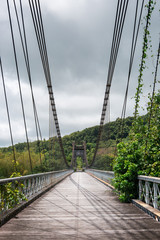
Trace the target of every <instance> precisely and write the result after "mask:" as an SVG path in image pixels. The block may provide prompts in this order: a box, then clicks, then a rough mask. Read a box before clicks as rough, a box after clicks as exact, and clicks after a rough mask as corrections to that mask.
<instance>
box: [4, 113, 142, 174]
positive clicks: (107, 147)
mask: <svg viewBox="0 0 160 240" xmlns="http://www.w3.org/2000/svg"><path fill="white" fill-rule="evenodd" d="M144 118H145V117H144ZM120 122H121V120H120V119H119V118H118V119H117V120H116V121H113V122H110V123H107V124H105V125H104V128H103V132H102V138H101V141H100V145H99V149H98V153H97V158H96V162H95V165H94V167H97V168H99V169H104V170H112V161H113V159H114V156H115V155H116V151H115V146H116V139H119V138H120V132H119V128H120ZM132 122H133V118H132V117H128V118H126V119H125V124H124V133H123V136H122V137H123V138H125V139H127V137H128V134H129V131H130V127H131V125H132ZM98 129H99V127H98V126H94V127H90V128H86V129H84V130H82V131H77V132H74V133H71V134H70V135H66V136H64V137H63V138H62V141H63V146H64V151H65V155H66V159H67V161H68V163H69V164H70V162H71V158H72V142H73V141H75V142H76V144H82V142H83V141H86V147H87V159H88V162H89V163H90V162H91V161H92V158H93V154H94V151H95V146H96V141H97V134H98ZM39 148H40V150H41V162H42V166H41V164H40V153H39ZM30 151H31V158H32V166H33V172H34V173H36V172H42V171H50V170H59V169H63V168H65V164H64V162H63V158H62V155H61V152H60V148H59V144H58V140H57V138H56V137H54V138H52V139H50V140H43V142H37V141H34V142H31V143H30ZM15 152H16V160H17V162H18V166H17V169H18V171H19V172H20V173H21V174H22V175H25V174H30V173H31V171H30V165H29V159H28V151H27V144H26V143H18V144H15ZM0 165H1V168H0V177H1V178H4V177H9V176H10V175H11V174H12V172H13V171H14V164H13V154H12V147H7V148H0Z"/></svg>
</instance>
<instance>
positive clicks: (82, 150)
mask: <svg viewBox="0 0 160 240" xmlns="http://www.w3.org/2000/svg"><path fill="white" fill-rule="evenodd" d="M77 157H81V158H82V161H83V166H82V167H83V168H87V167H88V161H87V154H86V142H85V141H83V144H82V145H77V144H76V143H75V141H74V142H73V143H72V164H71V166H72V167H73V168H77V161H76V159H77Z"/></svg>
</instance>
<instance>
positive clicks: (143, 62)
mask: <svg viewBox="0 0 160 240" xmlns="http://www.w3.org/2000/svg"><path fill="white" fill-rule="evenodd" d="M155 4H156V1H155V2H153V0H149V2H148V4H146V5H145V8H146V9H147V15H146V17H145V21H146V25H145V27H144V34H143V47H142V57H141V63H140V65H139V66H140V69H139V76H138V87H137V89H136V90H137V91H136V94H135V112H134V116H135V119H136V118H137V115H138V108H139V101H140V94H142V87H143V71H144V69H145V68H146V58H147V50H148V47H149V46H148V44H149V41H150V40H149V38H150V32H149V30H148V29H149V26H150V25H151V15H152V12H153V10H154V8H155ZM150 46H151V45H150Z"/></svg>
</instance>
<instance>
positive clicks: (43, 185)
mask: <svg viewBox="0 0 160 240" xmlns="http://www.w3.org/2000/svg"><path fill="white" fill-rule="evenodd" d="M72 172H73V170H61V171H53V172H47V173H39V174H32V175H26V176H22V177H15V178H6V179H1V180H0V213H1V214H2V213H5V212H6V211H7V210H9V209H10V208H13V207H15V206H16V205H17V204H19V203H22V202H23V201H24V200H29V199H31V198H32V197H33V196H35V195H36V194H37V195H38V193H41V192H43V191H44V190H45V189H47V188H49V187H51V186H53V185H55V184H56V183H58V182H60V181H61V180H62V179H63V178H65V177H66V176H68V175H69V174H70V173H72Z"/></svg>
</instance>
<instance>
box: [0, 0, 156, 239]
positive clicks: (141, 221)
mask: <svg viewBox="0 0 160 240" xmlns="http://www.w3.org/2000/svg"><path fill="white" fill-rule="evenodd" d="M5 2H6V7H7V14H8V20H9V28H10V38H11V42H12V49H13V55H14V65H15V69H16V78H17V86H18V93H19V99H20V106H21V111H22V117H23V123H24V131H25V137H26V141H25V143H24V146H25V150H26V152H27V162H28V164H29V169H28V170H27V171H28V172H27V173H28V174H24V175H23V176H20V174H19V173H18V171H19V169H20V167H19V165H18V164H19V163H18V161H19V159H18V153H17V148H16V144H15V142H14V133H13V132H14V131H13V123H12V117H11V109H10V107H9V106H10V104H9V96H8V93H7V85H6V76H5V71H4V64H3V59H2V57H0V69H1V83H2V84H1V85H2V88H3V93H4V103H5V108H6V113H7V120H8V126H9V133H10V141H11V147H10V155H12V160H13V161H12V162H13V164H12V168H13V172H14V174H13V175H12V176H11V177H10V178H2V179H0V210H1V213H0V225H1V228H0V239H4V240H5V239H7V240H14V239H18V238H19V239H119V240H120V239H155V240H156V239H159V234H160V225H159V221H160V212H159V196H160V188H159V184H160V178H158V177H151V176H144V175H137V179H136V181H137V196H138V197H137V199H132V200H131V201H130V202H129V203H122V202H120V200H119V199H118V195H119V192H117V191H116V190H115V188H114V186H113V179H114V178H115V173H114V172H113V171H105V170H100V169H95V166H96V162H97V161H98V159H99V158H98V157H99V149H101V148H102V145H104V143H103V139H104V134H105V132H104V125H105V124H106V121H107V119H109V118H110V117H109V114H110V113H109V111H110V109H109V104H110V103H109V99H110V90H111V86H112V80H113V75H114V71H115V66H116V62H117V58H118V53H119V48H120V43H121V39H122V34H123V29H124V24H125V19H126V14H127V9H128V4H129V0H127V1H126V0H117V6H116V9H115V22H114V28H113V36H112V44H111V50H110V58H109V66H108V75H107V83H106V86H105V94H104V101H103V106H102V112H101V117H100V124H99V126H98V128H97V131H96V143H95V147H94V152H93V153H92V159H88V158H87V153H88V152H87V142H86V139H81V144H79V143H77V142H76V140H75V139H72V140H73V141H72V146H65V145H64V141H63V137H62V136H61V131H60V124H59V120H58V114H57V109H56V103H55V97H54V92H53V89H54V87H53V86H52V83H53V81H52V74H51V71H50V64H49V57H48V51H47V41H46V37H45V29H44V23H43V9H41V3H40V0H28V1H27V4H28V11H29V12H30V15H31V20H32V24H33V29H34V34H35V39H36V44H37V48H38V51H39V55H40V61H41V63H42V69H43V73H44V77H45V80H46V87H47V91H48V96H49V140H48V143H47V141H44V140H43V134H42V129H41V123H40V117H39V112H38V105H37V103H36V100H35V94H34V87H33V76H32V68H31V64H30V56H29V51H28V49H29V48H28V44H29V43H28V42H29V41H28V37H27V36H28V33H27V27H26V25H27V24H26V19H25V16H26V15H25V14H24V5H23V4H24V1H22V0H19V1H15V0H6V1H5ZM146 4H147V13H146V14H147V16H148V17H146V21H145V27H144V36H143V40H144V41H143V47H142V60H141V64H140V78H139V85H138V88H137V95H136V96H137V101H136V106H135V112H134V118H135V119H136V118H137V115H138V107H139V94H140V92H141V85H143V84H141V82H140V79H141V77H142V76H141V75H142V71H143V69H144V62H145V60H144V58H145V55H146V51H147V48H148V47H147V45H146V44H147V43H146V42H148V41H149V40H148V38H147V37H148V34H149V30H148V29H149V26H150V18H151V12H152V11H153V9H154V7H153V1H151V0H149V1H147V3H146ZM144 5H145V1H144V0H142V1H139V0H137V1H135V11H134V14H133V32H132V38H131V50H130V59H129V69H128V76H127V83H126V89H125V96H124V102H123V108H122V114H121V118H120V119H121V122H120V126H119V130H118V132H119V134H120V138H119V139H117V142H119V141H121V140H122V138H123V133H124V127H125V117H126V108H127V98H128V91H129V85H130V78H131V71H132V66H133V62H134V56H135V51H136V45H137V40H138V36H139V31H140V23H141V20H142V16H143V14H144ZM13 19H14V21H13ZM15 29H16V30H15ZM15 31H16V34H17V35H16V34H15ZM17 36H18V37H19V39H20V46H18V48H17V44H16V41H17ZM146 39H147V40H146ZM19 48H21V54H22V55H23V58H24V65H25V68H26V73H27V78H28V86H29V89H30V94H31V102H32V109H33V113H32V114H33V119H34V129H35V132H36V141H35V145H36V152H37V155H38V160H37V161H36V163H35V160H34V157H35V156H36V157H37V155H34V156H33V152H32V149H31V145H32V143H31V141H30V137H29V130H28V125H27V117H26V110H25V109H26V106H25V101H24V91H23V87H22V85H23V83H22V79H21V71H20V65H21V64H20V63H19V61H18V50H19ZM157 48H158V51H157V56H156V57H157V58H156V66H155V72H154V82H153V90H152V95H151V97H150V99H151V103H150V106H151V110H150V113H149V114H148V115H149V122H148V129H149V128H150V125H151V122H152V120H151V118H152V115H153V104H154V95H155V91H156V83H157V73H158V64H159V55H160V43H159V45H158V46H157ZM53 132H54V134H53ZM107 134H109V131H108V133H107ZM147 134H148V133H147ZM147 137H149V135H147ZM147 141H148V140H147ZM147 141H146V143H145V144H146V145H145V146H146V149H147V146H148V142H147ZM47 144H48V145H47ZM46 146H47V147H46ZM47 148H48V149H49V156H48V155H47V151H46V149H47ZM67 148H68V149H69V151H70V155H68V156H70V157H68V156H67V157H66V152H67V151H68V150H67ZM106 148H107V147H106ZM4 152H5V150H4ZM116 154H117V153H116V150H115V155H116ZM23 156H24V154H23ZM77 158H81V159H82V168H81V169H80V170H79V169H78V164H77ZM101 169H102V168H101ZM36 171H37V172H36Z"/></svg>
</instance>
